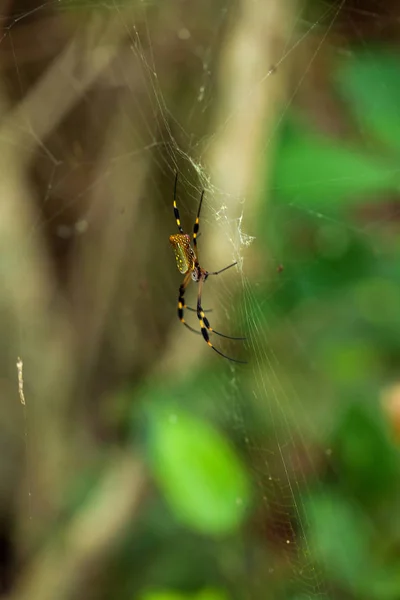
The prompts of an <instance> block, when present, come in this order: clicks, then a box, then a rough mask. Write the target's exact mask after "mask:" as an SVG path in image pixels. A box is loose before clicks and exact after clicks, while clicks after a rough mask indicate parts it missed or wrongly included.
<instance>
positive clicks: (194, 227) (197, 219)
mask: <svg viewBox="0 0 400 600" xmlns="http://www.w3.org/2000/svg"><path fill="white" fill-rule="evenodd" d="M203 197H204V190H203V191H202V192H201V196H200V204H199V208H198V211H197V217H196V220H195V222H194V225H193V246H194V249H195V250H196V251H197V237H198V236H197V233H198V231H199V227H200V225H199V219H200V211H201V205H202V204H203Z"/></svg>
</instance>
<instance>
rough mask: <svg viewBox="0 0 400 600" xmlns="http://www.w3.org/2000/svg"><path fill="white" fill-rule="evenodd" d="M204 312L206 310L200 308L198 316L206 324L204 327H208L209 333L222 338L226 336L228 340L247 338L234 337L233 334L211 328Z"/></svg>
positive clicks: (244, 338)
mask: <svg viewBox="0 0 400 600" xmlns="http://www.w3.org/2000/svg"><path fill="white" fill-rule="evenodd" d="M205 312H206V311H205V310H202V311H201V313H200V316H201V317H202V319H203V323H204V325H205V326H206V328H207V329H208V331H210V332H211V333H216V334H217V335H219V336H221V337H223V338H226V339H228V340H246V339H247V338H246V337H235V336H232V335H225V334H224V333H220V332H219V331H216V330H215V329H213V328H212V327H211V326H210V323H209V320H208V319H207V317H206V316H205V314H204V313H205Z"/></svg>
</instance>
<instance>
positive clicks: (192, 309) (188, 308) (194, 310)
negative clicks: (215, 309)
mask: <svg viewBox="0 0 400 600" xmlns="http://www.w3.org/2000/svg"><path fill="white" fill-rule="evenodd" d="M183 308H186V310H190V311H192V312H195V313H197V308H191V307H190V306H187V305H186V304H185V306H184V307H183ZM203 312H205V313H210V312H212V308H209V309H208V310H203Z"/></svg>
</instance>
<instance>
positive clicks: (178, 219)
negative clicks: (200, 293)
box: [174, 173, 187, 285]
mask: <svg viewBox="0 0 400 600" xmlns="http://www.w3.org/2000/svg"><path fill="white" fill-rule="evenodd" d="M177 187H178V173H176V175H175V185H174V215H175V220H176V224H177V225H178V229H179V232H180V233H184V231H183V229H182V225H181V218H180V216H179V210H178V207H177V205H176V189H177ZM186 285H187V284H186Z"/></svg>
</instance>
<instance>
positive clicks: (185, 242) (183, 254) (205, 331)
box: [169, 174, 246, 363]
mask: <svg viewBox="0 0 400 600" xmlns="http://www.w3.org/2000/svg"><path fill="white" fill-rule="evenodd" d="M177 183H178V174H177V175H176V177H175V186H174V215H175V219H176V224H177V225H178V229H179V233H176V234H174V235H171V236H170V238H169V241H170V244H171V245H172V248H173V251H174V254H175V259H176V265H177V267H178V270H179V272H180V273H182V274H183V275H185V277H184V280H183V282H182V284H181V285H180V287H179V298H178V317H179V320H180V321H181V323H183V324H184V325H185V326H186V327H187V328H188V329H190V331H194V332H195V333H201V334H202V336H203V338H204V339H205V341H206V342H207V344H208V345H209V346H210V348H212V349H213V350H214V351H215V352H217V353H218V354H220V355H221V356H223V357H224V358H227V359H228V360H231V361H233V362H238V363H244V362H246V361H243V360H237V359H236V358H230V357H229V356H226V354H223V353H222V352H220V351H219V350H217V348H215V346H213V344H212V343H211V341H210V336H209V333H216V334H217V335H220V336H221V337H225V338H228V339H231V340H243V339H245V338H243V337H231V336H229V335H224V334H223V333H219V332H218V331H215V329H212V328H211V326H210V323H209V321H208V319H207V317H206V316H205V314H204V310H203V308H202V306H201V292H202V286H203V283H204V282H205V281H206V280H207V278H208V277H209V276H210V275H219V274H220V273H222V272H223V271H226V270H227V269H230V268H231V267H234V266H235V265H236V262H234V263H232V264H231V265H229V266H227V267H225V268H224V269H221V270H220V271H213V272H209V271H206V270H205V269H202V268H201V267H200V264H199V261H198V258H197V254H196V252H197V234H198V231H199V219H200V211H201V205H202V203H203V197H204V191H203V192H202V194H201V198H200V204H199V208H198V211H197V217H196V220H195V222H194V226H193V247H192V244H191V238H190V235H188V234H187V233H184V231H183V229H182V226H181V220H180V216H179V210H178V207H177V205H176V188H177ZM191 279H192V280H193V281H195V282H196V283H198V285H199V287H198V293H197V308H196V310H195V312H196V313H197V317H198V319H199V323H200V329H201V330H200V331H197V330H196V329H193V327H191V326H190V325H188V324H187V323H186V321H185V319H184V318H183V311H184V309H185V308H187V309H188V310H193V309H190V308H189V307H188V306H186V305H185V299H184V296H185V290H186V288H187V286H188V284H189V282H190V280H191Z"/></svg>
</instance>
